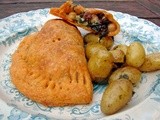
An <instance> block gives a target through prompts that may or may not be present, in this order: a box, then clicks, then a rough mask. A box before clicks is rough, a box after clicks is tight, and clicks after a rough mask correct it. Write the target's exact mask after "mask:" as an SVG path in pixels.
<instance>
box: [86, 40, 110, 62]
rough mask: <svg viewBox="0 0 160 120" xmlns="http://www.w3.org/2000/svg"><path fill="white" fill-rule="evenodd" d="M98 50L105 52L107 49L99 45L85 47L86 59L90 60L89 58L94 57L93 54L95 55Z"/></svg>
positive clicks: (90, 44) (89, 44) (92, 44)
mask: <svg viewBox="0 0 160 120" xmlns="http://www.w3.org/2000/svg"><path fill="white" fill-rule="evenodd" d="M100 50H104V51H106V50H107V49H106V48H105V47H104V46H103V45H101V44H99V43H88V44H87V45H86V51H85V52H86V57H87V58H88V59H90V57H91V56H94V54H96V53H97V52H98V51H100Z"/></svg>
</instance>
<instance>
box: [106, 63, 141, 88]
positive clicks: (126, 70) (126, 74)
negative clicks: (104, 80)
mask: <svg viewBox="0 0 160 120" xmlns="http://www.w3.org/2000/svg"><path fill="white" fill-rule="evenodd" d="M141 74H142V73H141V72H140V71H139V70H138V69H136V68H134V67H130V66H126V67H123V68H119V69H117V70H116V71H114V72H113V73H112V74H111V76H110V77H109V81H108V82H109V83H111V82H113V81H115V80H118V79H127V80H130V81H131V83H132V84H133V85H134V86H135V85H137V84H138V83H139V81H140V79H141Z"/></svg>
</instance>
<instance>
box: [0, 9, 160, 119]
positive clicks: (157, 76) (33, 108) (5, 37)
mask: <svg viewBox="0 0 160 120" xmlns="http://www.w3.org/2000/svg"><path fill="white" fill-rule="evenodd" d="M48 11H49V9H48V8H47V9H39V10H35V11H29V12H24V13H18V14H15V15H12V16H9V17H7V18H4V19H1V20H0V106H1V107H0V119H1V120H6V119H8V120H22V119H25V120H37V119H41V120H50V119H55V120H59V119H60V120H62V119H65V120H66V119H67V120H68V119H72V120H76V119H83V120H85V119H101V120H123V119H124V120H151V119H154V120H156V119H157V120H158V119H159V118H160V113H159V111H160V71H156V72H150V73H143V75H142V78H141V81H140V83H139V84H138V85H137V87H135V88H134V92H135V94H134V95H133V97H132V100H131V101H130V102H129V103H128V104H127V105H126V106H125V107H124V108H123V109H122V110H120V111H119V112H118V113H116V114H114V115H110V116H106V115H104V114H102V112H101V110H100V99H101V97H102V93H103V91H104V89H105V88H106V87H107V85H97V84H94V95H93V101H92V103H91V104H89V105H76V106H72V107H45V106H43V105H41V104H38V103H36V102H33V101H32V100H30V99H28V98H26V97H25V96H24V95H22V94H21V93H20V92H19V91H18V90H17V89H16V88H15V86H14V85H13V84H12V82H11V80H10V75H9V68H10V64H11V55H12V54H13V52H14V51H15V50H16V48H17V46H18V44H19V43H20V41H21V40H22V38H23V37H24V36H26V35H28V34H31V33H33V32H36V31H38V30H40V29H41V27H42V26H43V24H44V23H45V22H46V21H47V20H49V19H54V18H56V17H54V16H52V15H50V14H49V13H48ZM110 12H111V13H112V14H113V15H114V17H115V19H116V20H117V21H118V22H119V24H120V26H121V31H120V33H119V34H118V35H117V36H115V45H116V44H121V43H122V44H127V45H129V44H130V43H131V42H133V41H139V42H141V43H142V44H143V46H144V47H145V50H146V52H147V53H152V52H157V51H160V47H159V46H160V41H159V40H160V27H158V26H156V25H155V24H153V23H151V22H149V21H147V20H144V19H139V18H137V17H136V16H131V15H129V14H124V13H121V12H114V11H110ZM79 30H80V31H81V33H82V35H84V34H86V33H87V31H85V30H83V29H80V28H79ZM135 52H136V51H135Z"/></svg>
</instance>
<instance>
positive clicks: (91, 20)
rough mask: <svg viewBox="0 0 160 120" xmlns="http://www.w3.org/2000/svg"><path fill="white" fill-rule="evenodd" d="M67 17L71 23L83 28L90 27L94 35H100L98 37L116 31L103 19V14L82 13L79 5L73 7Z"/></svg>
mask: <svg viewBox="0 0 160 120" xmlns="http://www.w3.org/2000/svg"><path fill="white" fill-rule="evenodd" d="M76 8H77V9H76ZM68 16H69V18H70V19H72V20H73V22H76V23H77V24H80V25H82V26H85V27H90V28H91V29H92V30H94V31H95V32H96V33H98V34H100V37H104V36H106V35H107V34H108V32H111V31H114V30H115V29H116V26H115V25H114V24H113V23H111V22H110V21H109V20H108V19H107V18H106V17H105V15H104V13H91V12H90V11H83V8H81V6H79V5H78V6H75V7H73V11H72V12H70V13H69V14H68Z"/></svg>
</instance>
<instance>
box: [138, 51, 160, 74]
mask: <svg viewBox="0 0 160 120" xmlns="http://www.w3.org/2000/svg"><path fill="white" fill-rule="evenodd" d="M139 70H140V71H142V72H150V71H155V70H160V53H152V54H148V55H146V58H145V61H144V63H143V64H142V66H140V67H139Z"/></svg>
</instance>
